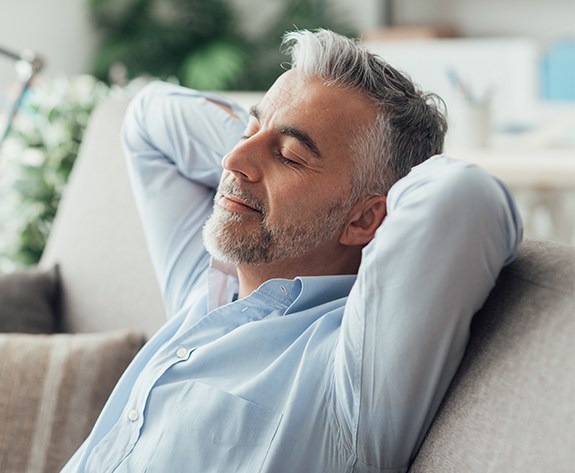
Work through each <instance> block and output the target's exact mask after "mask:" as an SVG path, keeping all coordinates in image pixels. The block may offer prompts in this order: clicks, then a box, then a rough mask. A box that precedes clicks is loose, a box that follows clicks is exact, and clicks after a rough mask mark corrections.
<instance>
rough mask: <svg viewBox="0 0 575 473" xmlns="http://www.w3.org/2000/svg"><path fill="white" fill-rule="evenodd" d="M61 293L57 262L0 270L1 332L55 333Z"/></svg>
mask: <svg viewBox="0 0 575 473" xmlns="http://www.w3.org/2000/svg"><path fill="white" fill-rule="evenodd" d="M58 294H59V278H58V268H57V267H56V266H54V267H52V268H51V269H48V270H44V271H43V270H40V269H36V268H34V269H27V270H23V271H16V272H14V273H9V274H0V332H22V333H53V332H54V331H56V329H57V302H58Z"/></svg>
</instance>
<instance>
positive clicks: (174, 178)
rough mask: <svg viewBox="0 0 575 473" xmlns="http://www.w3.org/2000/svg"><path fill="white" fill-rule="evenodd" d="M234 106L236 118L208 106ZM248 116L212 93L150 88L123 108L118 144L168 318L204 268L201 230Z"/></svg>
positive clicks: (157, 85)
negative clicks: (124, 157) (125, 160)
mask: <svg viewBox="0 0 575 473" xmlns="http://www.w3.org/2000/svg"><path fill="white" fill-rule="evenodd" d="M214 100H215V101H217V102H220V103H223V104H225V105H228V106H230V107H232V109H233V111H234V115H232V114H230V113H228V112H227V111H225V110H224V109H223V108H221V107H219V106H218V105H216V104H215V103H213V101H214ZM246 122H247V114H246V113H245V112H244V111H243V110H241V109H240V108H239V107H237V106H235V105H234V104H231V103H229V102H227V101H226V100H225V99H223V98H221V97H217V96H214V95H212V94H205V93H200V92H197V91H194V90H191V89H186V88H183V87H179V86H176V85H172V84H167V83H162V82H155V83H152V84H150V85H148V86H147V87H146V88H144V90H142V91H141V92H140V93H139V94H138V95H137V96H136V97H135V98H134V100H133V101H132V103H131V104H130V106H129V107H128V111H127V114H126V118H125V121H124V127H123V133H122V143H123V147H124V150H125V153H126V155H127V158H128V169H129V173H130V179H131V181H132V187H133V191H134V196H135V200H136V205H137V207H138V210H139V212H140V216H141V220H142V224H143V227H144V233H145V235H146V240H147V243H148V248H149V252H150V257H151V260H152V265H153V267H154V270H155V273H156V277H157V279H158V282H159V285H160V289H161V292H162V294H163V297H164V303H165V306H166V311H167V313H168V316H171V315H173V314H174V313H175V312H177V310H178V309H179V308H180V307H181V306H182V305H183V304H184V303H185V298H186V296H187V295H188V294H189V293H190V291H191V289H192V287H193V286H194V284H195V283H196V282H197V280H198V278H199V277H200V276H201V274H203V272H204V271H205V270H206V268H207V266H208V264H209V257H208V254H207V252H206V250H205V248H204V246H203V242H202V227H203V224H204V222H205V220H206V219H207V217H208V216H209V215H210V213H211V210H212V203H213V202H212V200H213V196H214V193H215V188H216V187H217V185H218V182H219V179H220V175H221V172H222V167H221V160H222V157H223V156H224V155H225V154H226V153H228V152H229V151H230V150H231V149H232V148H233V146H234V145H235V144H236V143H237V141H238V140H239V138H240V137H241V135H242V133H243V131H244V129H245V125H246Z"/></svg>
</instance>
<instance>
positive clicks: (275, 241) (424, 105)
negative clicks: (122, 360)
mask: <svg viewBox="0 0 575 473" xmlns="http://www.w3.org/2000/svg"><path fill="white" fill-rule="evenodd" d="M286 43H287V44H288V45H290V51H291V54H292V68H291V69H290V70H289V71H287V72H285V73H284V74H282V75H281V76H280V77H279V79H278V80H277V82H276V83H275V84H274V85H273V86H272V87H271V89H270V90H269V91H268V93H267V94H266V95H265V97H264V98H263V100H262V101H261V103H259V104H257V105H256V106H255V107H253V108H252V109H251V111H250V116H249V117H248V116H247V115H246V113H245V112H244V111H243V110H241V109H240V108H238V107H237V106H235V105H234V104H231V103H228V102H227V101H226V100H224V99H223V98H220V97H218V96H216V95H212V94H202V93H199V92H196V91H192V90H188V89H184V88H181V87H176V86H173V85H168V84H162V83H157V84H154V85H151V86H149V87H148V88H147V89H146V90H145V91H143V92H142V93H141V94H140V95H139V97H137V98H136V99H135V100H134V101H133V103H132V104H131V107H130V109H129V111H128V115H127V118H126V122H125V129H124V145H125V149H126V151H127V154H128V156H129V165H130V169H131V175H132V180H133V184H134V192H135V196H136V201H137V203H138V205H139V207H140V211H141V215H142V220H143V223H144V227H145V231H146V235H147V239H148V244H149V247H150V252H151V257H152V261H153V264H154V267H155V270H156V272H157V276H158V281H159V284H160V286H161V290H162V292H163V295H164V298H165V304H166V311H167V313H168V315H169V316H170V320H169V321H168V323H167V324H166V325H165V326H164V327H163V328H162V329H160V331H159V332H158V333H157V334H156V335H155V336H154V337H153V338H152V339H151V340H150V341H149V342H148V344H147V345H146V346H145V347H144V348H143V349H142V350H141V352H140V353H139V354H138V356H137V357H136V359H135V360H134V361H133V363H132V364H131V365H130V367H129V368H128V369H127V371H126V373H125V374H124V375H123V377H122V379H121V380H120V381H119V383H118V386H117V387H116V389H115V390H114V392H113V393H112V395H111V397H110V400H109V401H108V403H107V405H106V406H105V408H104V410H103V411H102V414H101V416H100V418H99V420H98V421H97V423H96V425H95V427H94V430H93V432H92V433H91V435H90V436H89V437H88V439H87V440H86V441H85V443H84V445H83V446H82V447H81V448H80V450H79V451H78V452H77V453H76V455H75V456H74V457H73V459H72V460H71V461H70V463H69V464H68V465H67V467H66V468H65V469H64V471H65V472H84V471H86V472H112V471H115V472H128V471H130V472H144V471H145V472H201V473H207V472H223V471H232V472H246V473H254V472H273V473H281V472H295V473H303V472H305V473H313V472H322V473H335V472H352V471H353V472H367V471H369V472H373V471H386V472H405V471H406V470H407V468H408V465H409V462H410V461H411V460H412V458H413V456H414V454H415V452H416V451H417V448H418V447H419V445H420V443H421V441H422V439H423V437H424V435H425V433H426V431H427V429H428V427H429V425H430V423H431V420H432V418H433V415H434V413H435V411H436V409H437V407H438V405H439V403H440V401H441V399H442V397H443V395H444V393H445V391H446V389H447V387H448V385H449V382H450V380H451V379H452V377H453V375H454V373H455V371H456V369H457V366H458V364H459V362H460V360H461V357H462V355H463V352H464V349H465V344H466V341H467V336H468V330H469V323H470V320H471V318H472V316H473V314H474V313H475V312H476V311H477V310H478V309H479V308H480V307H481V305H482V303H483V301H484V300H485V298H486V297H487V295H488V294H489V291H490V290H491V288H492V287H493V285H494V283H495V280H496V278H497V275H498V273H499V271H500V270H501V268H502V266H503V265H504V264H506V263H507V262H509V261H511V260H512V259H513V257H514V255H515V253H516V251H517V247H518V245H519V241H520V239H521V225H520V223H519V219H518V216H517V211H516V209H515V207H514V204H513V202H512V200H511V198H510V196H509V194H508V193H507V191H506V190H505V188H504V187H503V186H502V185H501V184H500V183H499V182H498V181H496V180H495V179H493V178H491V177H490V176H488V175H486V174H485V173H483V172H482V171H481V170H479V169H478V168H477V167H474V166H472V165H469V164H466V163H463V162H459V161H455V160H451V159H449V158H447V157H445V156H441V155H439V153H440V152H441V150H442V145H443V138H444V134H445V130H446V124H445V119H444V118H443V116H442V114H441V113H440V112H439V111H438V109H437V107H436V106H435V105H434V102H433V101H432V100H431V97H430V96H427V95H425V94H422V93H421V92H419V91H418V90H417V89H416V88H415V87H414V85H413V84H412V83H411V82H410V81H409V80H408V79H407V78H405V77H404V76H402V75H401V74H400V73H398V72H397V71H395V70H394V69H393V68H391V67H390V66H389V65H387V64H386V63H385V62H383V61H382V60H381V59H378V58H376V57H374V56H372V55H370V54H369V53H367V52H366V51H364V50H363V49H361V48H360V47H358V46H357V45H356V44H355V43H354V42H352V41H351V40H348V39H346V38H343V37H340V36H338V35H336V34H334V33H332V32H329V31H318V32H315V33H312V32H308V31H300V32H296V33H290V34H288V35H287V36H286ZM432 156H433V157H432ZM216 188H217V191H216ZM204 223H205V225H204ZM206 249H207V251H206ZM208 252H209V253H208ZM210 255H211V257H210Z"/></svg>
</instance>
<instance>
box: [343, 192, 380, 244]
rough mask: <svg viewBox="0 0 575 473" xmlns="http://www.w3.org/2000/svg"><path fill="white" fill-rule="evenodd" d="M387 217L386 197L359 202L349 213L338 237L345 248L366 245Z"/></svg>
mask: <svg viewBox="0 0 575 473" xmlns="http://www.w3.org/2000/svg"><path fill="white" fill-rule="evenodd" d="M386 215H387V197H386V196H384V195H376V196H372V197H368V198H367V199H365V200H361V201H360V202H358V203H357V204H356V206H355V207H354V208H353V210H352V211H351V214H350V217H349V221H348V223H347V225H346V227H345V229H344V230H343V232H342V234H341V236H340V237H339V242H340V243H341V244H342V245H346V246H356V245H362V246H363V245H367V244H368V243H369V242H370V241H371V240H373V237H374V236H375V231H376V230H377V229H378V228H379V226H380V225H381V223H382V222H383V220H384V219H385V217H386Z"/></svg>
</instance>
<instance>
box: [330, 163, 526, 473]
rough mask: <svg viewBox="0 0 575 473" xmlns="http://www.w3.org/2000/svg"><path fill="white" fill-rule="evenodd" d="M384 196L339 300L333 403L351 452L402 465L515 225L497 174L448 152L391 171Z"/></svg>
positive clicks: (507, 251)
mask: <svg viewBox="0 0 575 473" xmlns="http://www.w3.org/2000/svg"><path fill="white" fill-rule="evenodd" d="M387 207H388V215H387V217H386V219H385V220H384V222H383V224H382V225H381V226H380V228H379V229H378V231H377V233H376V237H375V239H374V240H373V241H372V242H371V243H370V244H369V245H368V246H366V248H365V249H364V252H363V258H362V263H361V267H360V270H359V273H358V279H357V281H356V283H355V285H354V287H353V288H352V291H351V293H350V296H349V298H348V302H347V305H346V308H345V313H344V319H343V322H342V332H341V338H340V341H339V344H338V349H337V352H336V356H335V390H334V392H335V396H334V408H335V412H336V416H337V417H338V421H339V424H340V427H341V428H342V430H343V431H344V432H343V433H344V438H346V439H347V440H348V442H349V448H351V449H352V450H353V451H354V452H356V455H357V461H358V462H361V463H365V464H369V465H372V466H375V467H377V468H379V469H387V468H389V469H401V468H405V469H406V467H407V465H408V464H409V462H410V460H411V458H412V455H413V454H414V452H415V451H416V450H417V448H418V446H419V445H420V443H421V441H422V440H423V436H424V435H425V433H426V431H427V429H428V427H429V425H430V424H431V421H432V419H433V416H434V414H435V412H436V410H437V408H438V406H439V404H440V402H441V399H442V398H443V396H444V394H445V392H446V390H447V387H448V385H449V383H450V381H451V379H452V378H453V376H454V374H455V372H456V370H457V367H458V366H459V363H460V361H461V358H462V356H463V353H464V351H465V347H466V344H467V340H468V334H469V325H470V322H471V318H472V317H473V315H474V314H475V313H476V312H477V311H478V310H479V309H480V308H481V306H482V304H483V303H484V301H485V299H486V298H487V296H488V294H489V292H490V291H491V289H492V288H493V286H494V284H495V281H496V279H497V276H498V274H499V272H500V270H501V269H502V267H503V266H504V265H505V264H507V263H509V262H510V261H511V260H512V259H513V258H514V257H515V255H516V253H517V250H518V246H519V243H520V241H521V237H522V227H521V221H520V218H519V215H518V211H517V209H516V207H515V204H514V202H513V199H512V198H511V196H510V194H509V193H508V191H507V190H506V189H505V187H504V186H503V185H502V184H501V183H500V182H499V181H497V180H496V179H495V178H493V177H491V176H489V175H488V174H486V173H485V172H483V171H482V170H481V169H480V168H478V167H476V166H474V165H471V164H469V163H465V162H462V161H456V160H453V159H450V158H447V157H445V156H437V157H433V158H431V159H429V160H427V161H426V162H424V163H423V164H421V165H419V166H417V167H415V168H413V169H412V171H411V172H410V174H409V175H408V176H406V177H405V178H403V179H402V180H400V181H398V182H397V183H396V184H395V185H394V186H393V187H392V189H391V190H390V192H389V195H388V202H387Z"/></svg>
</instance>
